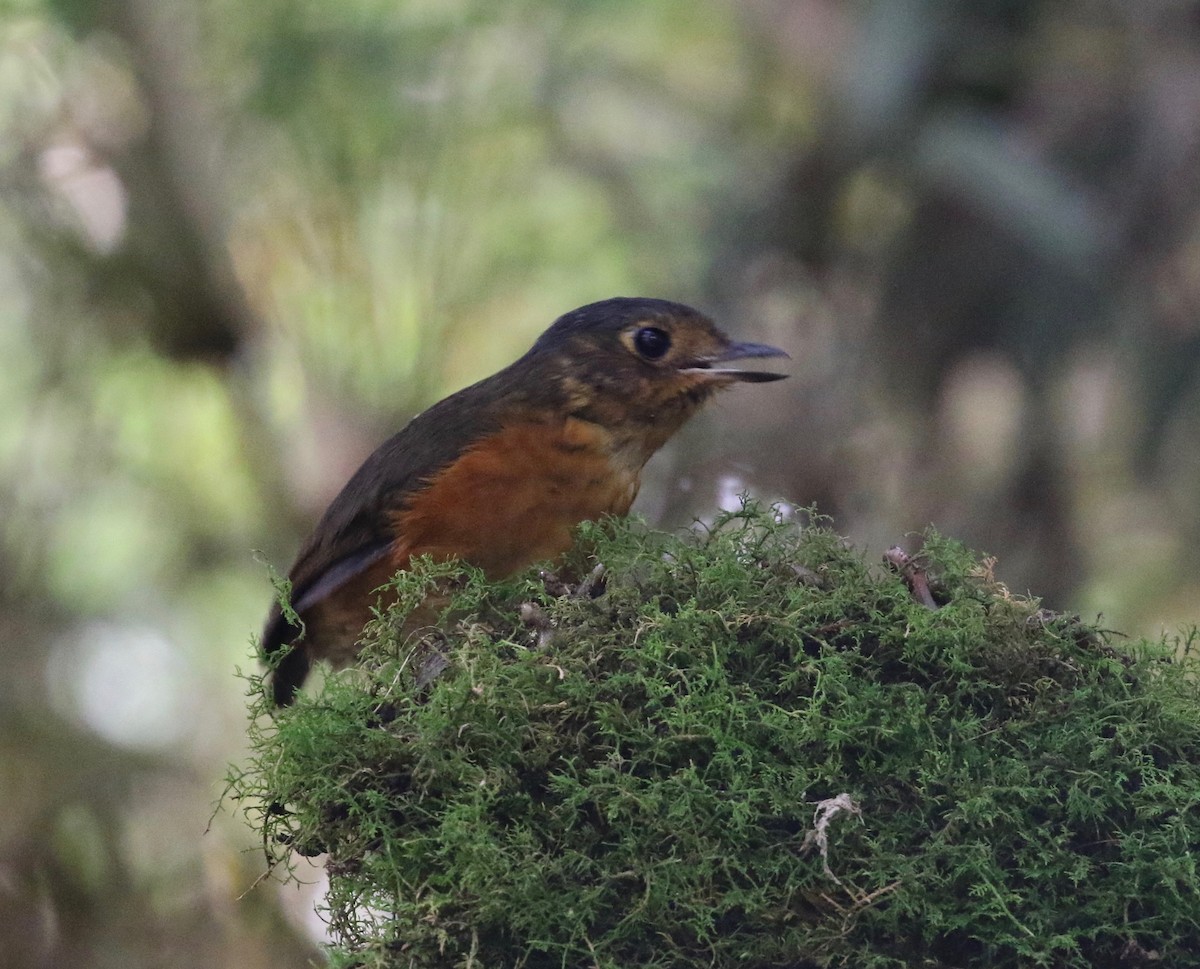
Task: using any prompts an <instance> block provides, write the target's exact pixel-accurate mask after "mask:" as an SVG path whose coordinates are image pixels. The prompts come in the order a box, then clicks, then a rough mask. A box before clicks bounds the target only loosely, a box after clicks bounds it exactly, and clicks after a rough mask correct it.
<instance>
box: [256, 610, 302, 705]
mask: <svg viewBox="0 0 1200 969" xmlns="http://www.w3.org/2000/svg"><path fill="white" fill-rule="evenodd" d="M303 633H304V627H303V626H301V625H300V624H298V623H296V622H293V621H292V620H290V619H289V618H288V617H287V616H285V615H284V614H283V610H282V609H281V608H280V606H279V603H276V604H275V606H274V607H273V608H272V609H271V616H270V618H269V619H268V620H267V628H266V629H265V630H263V638H262V655H263V657H264V658H265V659H266V660H267V662H268V664H269V665H270V666H271V672H270V680H271V698H272V699H273V700H274V701H275V705H276V706H278V707H286V706H287V705H288V704H290V703H291V702H292V701H293V700H294V699H296V693H297V692H298V691H299V690H300V686H301V684H303V683H304V680H305V677H307V676H308V671H309V669H311V667H312V658H311V657H310V656H309V651H308V647H307V646H306V645H305V644H304V642H303V641H298V640H300V637H301V636H302V635H303ZM280 654H282V655H280Z"/></svg>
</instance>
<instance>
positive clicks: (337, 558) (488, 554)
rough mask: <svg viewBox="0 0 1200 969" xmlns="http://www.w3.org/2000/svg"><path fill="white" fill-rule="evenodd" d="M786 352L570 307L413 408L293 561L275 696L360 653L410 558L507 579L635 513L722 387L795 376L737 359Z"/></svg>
mask: <svg viewBox="0 0 1200 969" xmlns="http://www.w3.org/2000/svg"><path fill="white" fill-rule="evenodd" d="M787 356H788V354H787V353H786V352H785V351H783V350H781V349H779V348H778V347H774V346H768V345H766V344H762V343H747V342H737V341H734V340H732V339H730V338H729V337H728V336H726V335H725V333H723V332H722V331H721V330H720V329H718V328H717V326H716V324H715V323H713V321H712V320H711V319H709V317H707V316H705V315H704V314H703V313H701V312H699V311H698V310H695V309H692V308H691V307H689V306H685V305H683V304H681V303H675V302H670V301H668V300H663V299H651V298H645V297H615V298H612V299H606V300H603V301H600V302H596V303H590V304H588V305H586V306H581V307H579V308H578V309H575V310H572V311H571V312H569V313H566V314H564V315H563V316H561V317H559V318H558V319H557V320H555V321H554V323H553V324H551V326H550V327H549V328H548V329H547V330H546V331H545V332H544V333H542V335H541V336H540V337H539V338H538V339H537V341H536V342H535V343H534V344H533V346H532V347H531V348H530V349H529V351H528V352H526V353H525V354H524V356H522V357H520V358H519V359H518V360H516V361H515V362H513V363H511V364H509V365H508V366H507V367H505V368H504V369H502V370H500V371H499V372H497V373H495V374H493V375H492V376H490V377H487V378H485V379H483V380H481V381H479V382H478V383H475V384H472V385H471V386H469V387H466V388H465V389H463V390H460V391H458V392H457V393H454V394H452V395H450V396H449V397H447V398H445V399H444V400H441V401H439V402H438V403H436V404H434V405H433V406H431V407H429V408H428V409H427V410H425V411H423V412H422V413H420V414H418V415H417V416H416V417H414V418H413V419H412V420H411V421H410V422H409V423H408V425H407V426H406V427H404V429H403V430H401V431H400V432H399V433H397V434H395V435H394V436H393V437H391V438H389V439H388V440H387V441H385V442H384V443H383V444H382V445H380V446H379V448H378V449H377V450H376V451H375V452H374V453H373V454H371V456H370V457H368V458H367V459H366V461H365V462H364V463H363V465H362V466H361V467H360V468H359V469H358V470H357V471H356V472H355V473H354V475H353V476H352V477H351V478H350V480H349V481H348V482H347V483H346V485H345V487H344V488H343V489H342V490H341V492H340V493H339V494H338V495H337V496H336V497H335V498H334V499H333V501H332V502H331V503H330V505H329V507H328V509H327V510H326V511H325V513H324V514H323V515H322V516H321V518H320V520H319V521H318V523H317V525H316V527H315V528H314V529H313V532H312V534H311V535H309V537H308V539H307V540H306V541H305V542H304V543H303V545H302V546H301V548H300V550H299V552H298V554H297V555H296V559H295V561H294V562H293V564H292V566H291V568H290V569H289V570H288V579H289V586H290V589H289V592H288V593H287V597H286V598H287V602H288V604H289V605H290V607H291V608H290V610H284V609H283V608H282V606H281V603H280V602H279V601H278V599H277V601H276V602H275V603H274V605H273V606H272V608H271V610H270V613H269V615H268V617H267V621H266V625H265V628H264V631H263V635H262V639H261V647H262V652H263V656H264V658H265V659H266V660H267V665H268V667H270V672H269V676H270V678H271V683H270V691H271V696H272V699H273V700H274V703H275V704H276V705H277V706H279V707H284V706H287V705H288V704H290V703H292V701H293V700H294V699H295V696H296V694H297V692H298V691H299V689H300V687H301V686H302V684H303V682H304V680H305V678H306V677H307V675H308V673H309V670H310V669H311V667H312V665H313V664H314V662H316V661H318V660H327V661H329V662H330V663H331V664H332V665H333V666H334V667H340V666H345V665H349V664H350V663H352V662H353V660H354V658H355V656H356V654H357V652H358V640H359V637H360V636H361V634H362V632H363V627H364V626H365V625H366V623H367V622H368V621H369V620H370V619H371V617H372V607H373V606H375V605H376V603H377V594H378V590H379V589H380V588H381V587H382V586H384V585H385V584H386V583H387V582H388V581H389V580H390V579H391V578H392V576H393V575H394V574H396V573H397V572H398V571H400V570H403V569H405V568H407V567H408V565H409V563H410V562H411V560H412V559H414V558H416V557H417V556H422V555H428V556H431V557H432V558H433V559H435V560H438V561H449V560H459V561H461V562H464V563H466V564H469V565H472V566H475V567H477V568H479V569H481V570H482V571H483V572H484V574H485V575H487V576H488V577H489V578H494V579H499V578H505V577H508V576H510V575H513V574H514V573H516V572H518V571H520V570H522V569H524V568H526V567H528V566H531V565H533V564H535V563H538V562H542V561H548V560H552V559H554V558H556V557H557V556H559V555H561V554H562V553H564V552H566V551H567V550H568V549H570V547H571V544H572V535H573V531H574V529H575V527H576V526H577V525H578V524H579V523H580V522H583V521H585V520H595V519H599V518H602V517H604V516H606V515H614V516H621V515H625V514H626V513H627V512H628V511H629V507H630V505H631V504H632V503H633V500H634V498H635V497H636V496H637V493H638V486H639V481H640V476H641V472H642V469H643V467H644V465H645V464H646V462H647V461H648V460H649V458H650V457H651V456H652V455H653V454H654V453H655V452H656V451H657V450H658V449H659V448H660V447H662V445H663V444H664V443H666V441H667V440H668V439H669V438H670V437H671V436H672V435H673V434H674V433H675V432H676V431H678V430H679V428H680V427H682V426H683V424H684V422H686V421H687V420H688V418H689V417H691V416H692V415H693V414H694V413H695V412H696V411H697V410H698V409H699V408H700V407H701V406H702V405H703V404H704V403H705V402H706V401H707V400H709V399H710V398H711V397H712V396H713V395H714V394H715V393H716V392H717V391H719V390H721V389H723V388H726V387H729V386H731V385H733V384H735V383H765V382H768V381H775V380H781V379H783V378H784V377H786V376H787V374H785V373H779V372H777V371H773V370H756V369H744V368H743V367H742V366H741V365H740V363H739V362H740V361H746V360H754V359H760V358H771V357H787ZM289 614H290V615H289ZM297 618H298V619H299V620H300V621H299V622H296V619H297Z"/></svg>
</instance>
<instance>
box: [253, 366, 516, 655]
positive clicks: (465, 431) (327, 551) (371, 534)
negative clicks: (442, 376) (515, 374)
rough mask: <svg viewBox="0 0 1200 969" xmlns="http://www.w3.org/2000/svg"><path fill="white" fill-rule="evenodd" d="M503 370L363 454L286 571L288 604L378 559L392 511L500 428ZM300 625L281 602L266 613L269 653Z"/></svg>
mask: <svg viewBox="0 0 1200 969" xmlns="http://www.w3.org/2000/svg"><path fill="white" fill-rule="evenodd" d="M506 377H507V373H506V371H501V372H500V373H498V374H495V375H494V376H492V377H489V378H488V379H487V380H484V381H480V382H479V383H478V384H474V385H473V386H471V387H468V388H466V389H465V390H461V391H459V392H458V393H457V394H453V395H451V396H450V397H447V398H446V399H445V400H442V401H440V402H439V403H437V404H434V405H433V406H432V407H430V408H429V409H428V410H426V411H424V412H423V413H421V414H418V415H417V416H416V417H414V418H413V419H412V421H411V422H409V424H408V426H406V427H405V428H404V429H403V430H402V431H400V432H399V433H398V434H395V435H393V436H392V437H391V438H389V439H388V440H387V441H385V442H384V443H383V444H382V445H380V446H379V447H378V448H377V449H376V450H375V452H374V453H373V454H372V455H371V456H370V457H369V458H367V460H366V461H365V462H363V465H362V467H360V468H359V469H358V471H356V472H355V473H354V476H353V477H352V478H351V479H350V480H349V481H348V482H347V483H346V486H345V487H344V488H343V489H342V490H341V492H340V493H339V494H338V496H337V497H336V498H334V500H333V502H332V503H331V504H330V506H329V508H328V509H327V510H326V512H325V514H324V516H322V518H321V521H320V522H319V523H318V524H317V527H316V528H315V529H313V532H312V535H310V536H309V538H308V540H307V541H306V542H305V543H304V546H303V547H302V548H301V549H300V552H299V554H298V555H297V556H296V560H295V562H294V563H293V565H292V567H291V569H290V570H289V572H288V578H289V580H290V581H291V583H292V592H291V604H292V607H293V609H295V611H296V612H297V613H302V612H304V611H305V610H307V609H309V608H311V607H312V606H313V605H315V604H316V603H318V602H320V601H321V600H322V599H324V598H325V597H326V596H328V595H330V594H331V593H332V592H334V591H335V590H336V589H338V588H339V587H340V586H342V585H343V584H345V583H346V582H348V581H349V580H350V579H352V578H354V577H355V576H356V575H359V574H361V573H362V572H363V571H364V570H366V569H367V568H369V567H370V566H371V565H374V564H375V563H376V562H378V561H379V560H380V558H382V557H383V556H384V555H386V554H387V551H388V549H389V548H390V546H391V545H392V542H393V541H394V538H395V536H394V534H393V531H392V529H393V528H394V525H393V516H394V514H395V512H397V511H398V510H400V509H402V508H403V506H404V503H405V501H406V499H407V497H408V496H409V495H411V494H413V493H414V492H416V491H419V490H420V488H421V486H422V483H423V482H424V481H426V480H428V479H429V478H431V477H432V476H433V475H435V474H436V473H437V472H438V471H440V470H441V469H442V468H445V467H446V466H447V465H449V464H452V463H453V462H454V461H455V460H456V459H457V458H458V457H459V456H460V455H461V454H462V453H463V451H465V450H466V449H467V448H468V447H470V446H471V445H472V444H473V443H475V442H476V441H477V440H479V439H480V438H481V437H485V436H487V435H488V434H490V433H493V432H494V431H496V430H499V428H500V426H502V424H503V422H504V418H505V416H506V413H507V411H508V408H506V407H504V406H498V405H499V404H500V403H501V402H502V401H503V400H504V399H505V397H506V396H507V391H508V389H509V382H508V380H507V379H506ZM298 633H299V629H297V628H296V627H295V626H294V624H292V623H289V622H287V621H286V620H285V618H284V617H283V615H282V610H281V609H280V607H279V604H278V603H276V604H275V605H274V607H273V608H272V609H271V613H270V615H269V616H268V618H267V626H266V629H265V631H264V633H263V649H264V651H265V652H266V653H267V654H271V653H273V652H275V651H276V650H278V649H279V648H280V647H281V646H282V645H283V644H284V643H288V642H291V641H292V639H294V638H295V636H296V635H297V634H298Z"/></svg>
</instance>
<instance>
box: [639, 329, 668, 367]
mask: <svg viewBox="0 0 1200 969" xmlns="http://www.w3.org/2000/svg"><path fill="white" fill-rule="evenodd" d="M633 345H634V347H635V348H636V349H637V352H638V353H640V354H641V355H642V356H643V357H645V358H646V359H647V360H657V359H658V358H659V357H661V356H662V355H663V354H664V353H666V352H667V351H668V350H670V349H671V335H670V334H669V333H667V331H666V330H660V329H659V328H658V327H657V326H643V327H642V328H641V329H640V330H638V331H637V333H635V334H634V335H633Z"/></svg>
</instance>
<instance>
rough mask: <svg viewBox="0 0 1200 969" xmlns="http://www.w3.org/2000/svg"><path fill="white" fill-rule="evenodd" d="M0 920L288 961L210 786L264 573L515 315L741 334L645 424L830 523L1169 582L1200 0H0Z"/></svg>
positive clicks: (247, 850) (295, 936) (1159, 615)
mask: <svg viewBox="0 0 1200 969" xmlns="http://www.w3.org/2000/svg"><path fill="white" fill-rule="evenodd" d="M0 18H2V19H0V637H2V638H0V644H2V648H3V651H4V653H3V655H4V660H5V664H4V675H3V676H2V677H0V952H3V953H4V955H3V956H2V957H0V962H3V963H4V964H11V965H14V966H16V965H20V966H26V967H37V966H54V967H69V966H91V967H97V966H98V967H104V966H120V967H134V969H137V967H142V966H146V967H149V966H164V965H169V966H176V967H187V966H212V965H222V966H231V967H243V966H244V967H259V966H262V967H266V966H285V965H286V966H296V965H302V964H304V962H305V960H306V959H307V958H310V957H315V956H316V949H315V948H314V941H313V940H314V939H315V938H318V937H319V935H320V923H319V920H318V919H317V918H316V917H315V916H314V915H313V914H312V908H313V905H314V904H315V903H316V902H317V901H318V900H319V897H320V890H319V884H316V883H317V882H318V879H319V871H317V870H316V869H313V870H312V871H311V874H310V875H309V876H308V880H309V881H311V882H313V883H314V884H312V885H309V886H308V887H303V888H297V887H296V886H283V887H281V886H279V885H278V884H276V883H273V882H269V881H268V882H263V883H261V884H257V885H255V880H256V878H257V877H258V875H259V874H260V873H261V869H262V863H261V855H260V854H257V853H256V852H255V847H254V836H253V834H252V832H250V831H249V830H248V829H247V828H246V827H245V826H244V824H243V822H242V821H241V819H240V818H238V817H236V816H232V815H230V814H229V813H228V812H219V813H217V814H216V816H215V817H212V818H211V824H210V816H212V815H213V811H214V808H215V806H216V803H217V801H218V799H219V797H220V794H221V790H222V777H223V776H224V773H225V771H226V765H227V764H229V763H230V762H233V761H237V759H238V758H239V757H240V756H241V751H242V743H243V736H244V729H245V717H244V699H243V695H242V694H243V689H244V684H243V683H242V682H241V681H239V680H238V679H237V678H236V677H235V675H234V672H235V670H236V669H237V668H238V667H239V666H241V667H246V666H249V665H250V664H251V663H252V662H253V660H252V652H251V645H250V638H251V636H252V635H254V634H255V633H257V631H258V629H259V627H260V624H261V621H262V618H263V616H264V614H265V611H266V606H267V603H268V600H269V597H270V588H269V584H268V580H267V574H266V569H265V566H264V561H265V562H271V563H274V564H275V565H276V566H278V567H281V568H283V567H286V566H287V564H288V562H289V560H290V556H291V555H292V554H293V552H294V551H295V548H296V546H297V543H298V541H299V540H300V538H301V537H302V534H303V533H304V532H305V531H306V529H307V528H308V527H310V526H311V525H312V523H313V522H314V521H315V519H316V517H317V516H318V515H319V514H320V512H321V510H322V509H323V507H324V505H325V503H326V502H327V501H328V500H329V499H330V498H331V497H332V496H333V495H334V494H335V493H336V491H337V490H338V489H339V488H340V486H341V485H342V484H343V483H344V481H345V479H346V478H347V477H348V476H349V474H350V473H351V472H352V471H353V470H354V468H355V467H356V466H357V464H358V462H359V461H361V460H362V459H363V458H364V457H365V456H366V454H367V453H369V451H370V450H371V449H372V448H373V447H374V446H375V445H376V444H377V443H379V442H380V441H381V440H382V439H383V438H384V437H386V436H387V435H388V434H390V433H391V432H392V431H394V430H395V429H397V428H398V427H399V426H400V425H401V424H402V423H403V422H404V421H406V420H407V419H408V418H409V417H410V416H411V415H412V414H413V413H415V412H416V411H418V410H420V409H421V408H423V407H424V406H426V405H428V404H429V403H431V402H432V401H434V400H436V399H437V398H439V397H441V396H443V395H445V394H446V393H448V392H450V391H453V390H455V389H457V388H459V387H461V386H463V385H464V384H466V383H467V382H469V381H471V380H474V379H476V378H478V377H481V376H484V375H486V374H487V373H490V372H492V371H494V370H495V369H498V367H499V366H501V365H503V364H505V363H507V362H509V361H510V360H511V359H513V358H515V357H516V356H517V355H519V354H520V353H521V352H523V351H524V349H525V348H526V347H527V346H528V345H529V344H530V343H531V341H532V340H533V339H534V338H535V337H536V336H537V334H538V333H539V332H540V331H541V330H542V329H543V328H544V327H545V326H546V325H548V324H549V323H550V322H551V321H552V320H553V319H554V318H555V317H556V316H557V315H559V314H560V313H562V312H565V311H566V310H568V309H571V308H573V307H575V306H577V305H580V304H582V303H586V302H590V301H592V300H596V299H602V298H605V297H608V296H613V295H647V296H661V297H666V298H672V299H678V300H681V301H684V302H687V303H691V304H693V305H697V306H699V307H701V308H703V309H705V310H707V311H708V312H710V313H711V314H712V315H714V316H716V317H717V318H718V319H719V320H720V321H721V322H722V323H723V324H724V325H725V326H726V328H727V329H729V330H730V331H731V332H733V333H736V334H737V335H738V336H740V337H742V338H745V339H753V340H761V341H766V342H771V343H776V344H779V345H782V346H784V347H786V348H788V349H789V350H790V351H791V353H792V356H793V358H794V363H793V366H792V373H793V377H792V379H791V380H789V381H787V382H786V383H784V384H780V385H773V386H771V387H769V388H750V389H743V390H741V391H735V392H732V393H730V394H729V395H727V396H726V397H725V398H723V399H722V401H721V402H720V403H719V404H718V405H716V406H715V407H712V408H710V410H709V411H708V412H707V413H706V414H705V415H703V416H702V417H700V418H699V419H697V420H696V421H695V422H694V423H693V425H692V426H690V427H689V428H688V429H687V430H686V431H685V432H684V433H683V434H681V435H680V437H679V438H678V439H676V440H675V441H674V442H672V444H671V445H669V446H668V448H667V449H665V451H664V452H663V453H661V454H660V455H659V456H658V457H657V458H656V459H655V460H654V461H653V462H652V463H651V465H650V467H649V468H648V471H647V477H646V483H645V486H644V489H643V495H642V497H641V499H639V502H638V505H637V508H638V510H640V511H641V512H642V513H643V514H644V515H646V516H647V517H648V518H649V519H650V520H651V521H653V522H656V523H660V524H662V525H665V526H682V525H686V524H687V523H688V522H689V521H690V520H691V518H692V517H693V516H696V515H706V514H711V513H712V511H713V510H714V509H715V508H716V507H718V506H719V505H721V504H722V503H728V502H729V501H731V500H733V498H734V496H735V495H736V494H737V493H738V492H739V491H742V490H745V489H749V490H751V491H753V492H754V493H756V494H758V495H761V496H763V497H766V498H777V497H780V498H785V499H788V500H791V501H794V502H796V503H799V504H808V503H810V502H816V503H817V505H818V506H819V507H820V509H821V510H822V511H824V512H827V513H829V514H832V515H833V516H835V521H836V525H837V527H838V528H839V530H841V531H842V532H843V533H844V534H846V535H848V536H849V537H850V538H851V539H852V540H854V541H855V542H856V543H858V544H860V545H861V546H863V547H864V548H866V549H867V550H868V552H869V554H870V555H871V556H875V555H877V554H879V553H880V552H882V550H883V549H884V548H885V547H886V546H888V545H890V544H892V543H893V542H896V541H903V540H904V539H905V535H906V533H907V532H909V531H911V530H914V529H919V528H921V527H923V526H924V525H925V524H927V523H929V522H933V523H935V524H936V525H937V526H938V527H939V528H940V529H941V530H942V531H944V532H947V533H950V534H953V535H955V536H956V537H959V538H961V539H962V540H964V541H966V542H968V543H969V544H971V545H972V546H974V547H976V548H979V549H982V550H985V551H987V552H990V553H993V554H995V555H996V556H998V560H999V561H998V564H997V574H998V575H999V576H1000V577H1001V578H1003V579H1004V580H1006V581H1007V582H1008V583H1009V584H1010V585H1011V586H1013V587H1015V588H1017V589H1019V590H1021V591H1025V590H1029V591H1032V592H1033V593H1035V594H1039V595H1042V596H1044V597H1045V599H1046V602H1047V604H1048V605H1050V606H1052V607H1055V608H1060V609H1066V610H1071V611H1079V612H1082V613H1083V614H1085V615H1086V616H1087V617H1089V618H1094V616H1095V614H1096V613H1098V612H1102V613H1103V615H1104V619H1103V621H1104V623H1105V624H1107V625H1110V626H1112V627H1115V628H1118V629H1122V630H1125V631H1127V632H1131V633H1139V634H1149V635H1157V634H1158V633H1159V632H1160V631H1161V630H1164V629H1165V630H1167V631H1173V630H1174V629H1175V628H1176V627H1177V626H1179V625H1180V624H1181V623H1183V622H1186V621H1188V620H1195V619H1196V618H1197V615H1198V613H1200V609H1198V608H1197V601H1196V600H1197V591H1198V586H1200V577H1198V571H1197V565H1198V562H1200V552H1198V549H1200V514H1198V510H1197V504H1198V495H1200V420H1198V416H1200V415H1198V408H1200V385H1198V381H1197V376H1198V375H1200V315H1198V312H1197V311H1198V308H1200V4H1197V3H1194V2H1173V0H1146V2H1141V3H1136V4H1129V3H1125V2H1118V0H1111V2H1103V0H1100V2H1097V0H1054V2H1051V0H980V2H976V3H972V4H960V3H951V2H948V0H875V2H871V0H866V2H859V3H839V2H835V0H823V2H822V0H740V2H739V0H687V2H684V0H660V2H654V3H644V2H633V0H589V2H587V3H582V2H581V3H550V2H545V0H388V2H379V0H338V2H336V3H335V2H333V0H258V2H256V3H253V4H247V3H241V2H238V3H234V2H232V0H205V2H202V3H184V2H181V0H8V2H7V4H6V5H5V6H4V8H3V13H0Z"/></svg>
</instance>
